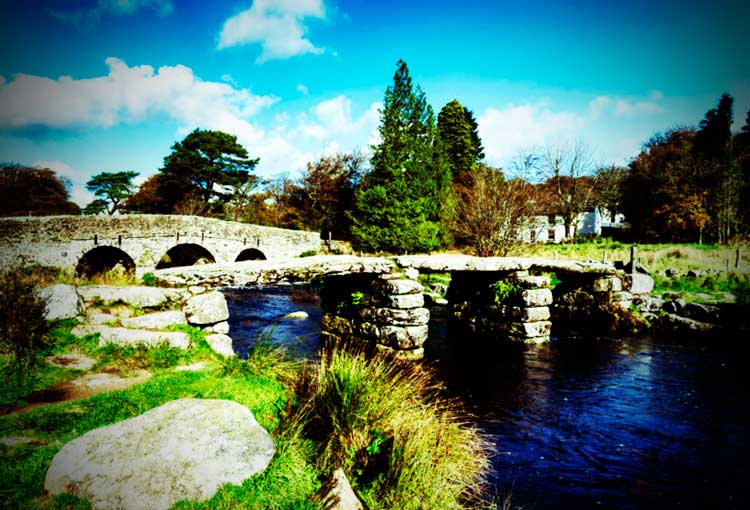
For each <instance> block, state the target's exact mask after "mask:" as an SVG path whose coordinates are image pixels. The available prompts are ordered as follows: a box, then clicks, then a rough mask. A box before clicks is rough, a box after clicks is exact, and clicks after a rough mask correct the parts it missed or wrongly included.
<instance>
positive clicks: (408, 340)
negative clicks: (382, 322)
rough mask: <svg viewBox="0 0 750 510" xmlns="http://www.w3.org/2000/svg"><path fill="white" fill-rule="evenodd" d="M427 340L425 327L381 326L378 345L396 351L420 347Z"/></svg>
mask: <svg viewBox="0 0 750 510" xmlns="http://www.w3.org/2000/svg"><path fill="white" fill-rule="evenodd" d="M426 340H427V325H424V326H381V327H380V341H379V342H378V343H381V344H384V345H388V346H391V347H397V348H398V349H415V348H417V347H422V344H424V343H425V341H426Z"/></svg>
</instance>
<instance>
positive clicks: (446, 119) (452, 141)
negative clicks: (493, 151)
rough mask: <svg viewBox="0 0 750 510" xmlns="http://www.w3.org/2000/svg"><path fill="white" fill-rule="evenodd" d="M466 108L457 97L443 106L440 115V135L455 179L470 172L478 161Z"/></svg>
mask: <svg viewBox="0 0 750 510" xmlns="http://www.w3.org/2000/svg"><path fill="white" fill-rule="evenodd" d="M466 111H467V110H466V108H464V107H463V106H462V105H461V103H459V102H458V101H457V100H456V99H454V100H452V101H450V102H449V103H448V104H446V105H445V106H443V108H442V110H440V114H439V115H438V136H439V137H440V141H441V142H442V144H443V148H444V150H445V153H446V157H447V159H448V165H449V166H450V169H451V174H452V176H453V179H454V180H456V178H457V177H458V176H459V175H461V174H462V173H465V172H470V171H471V170H472V168H474V165H475V164H476V162H477V157H476V147H475V146H474V139H473V137H472V127H471V125H470V124H469V122H468V121H467V118H466Z"/></svg>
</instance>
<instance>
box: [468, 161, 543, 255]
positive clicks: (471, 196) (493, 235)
mask: <svg viewBox="0 0 750 510" xmlns="http://www.w3.org/2000/svg"><path fill="white" fill-rule="evenodd" d="M466 179H467V180H468V184H467V185H465V186H461V187H460V188H459V191H458V215H457V221H456V226H455V229H456V239H457V240H459V241H460V242H461V243H462V244H464V245H465V246H468V247H470V248H471V249H472V250H473V251H474V253H475V254H476V255H479V256H483V257H486V256H491V255H506V254H507V253H508V251H509V250H510V249H511V248H512V247H513V246H514V245H516V244H518V242H519V241H520V239H521V237H520V234H521V231H522V229H523V228H524V227H525V226H526V225H527V224H528V220H529V218H530V217H531V215H532V212H533V208H534V203H535V200H534V198H535V189H534V186H533V185H532V184H529V183H528V182H527V181H526V180H524V179H522V178H516V179H511V180H506V178H505V176H504V175H503V173H502V172H501V171H500V170H498V169H495V168H492V167H488V166H485V165H479V166H478V167H477V168H476V169H475V170H474V171H473V172H471V173H470V174H468V175H467V176H466Z"/></svg>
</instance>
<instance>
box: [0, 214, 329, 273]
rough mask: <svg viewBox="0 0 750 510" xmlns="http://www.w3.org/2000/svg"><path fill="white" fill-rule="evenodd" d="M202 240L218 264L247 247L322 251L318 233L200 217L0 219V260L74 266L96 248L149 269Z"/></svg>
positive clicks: (284, 253)
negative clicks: (115, 252)
mask: <svg viewBox="0 0 750 510" xmlns="http://www.w3.org/2000/svg"><path fill="white" fill-rule="evenodd" d="M186 243H192V244H198V245H200V246H202V247H204V248H206V249H207V250H208V251H209V252H211V254H212V255H213V256H214V258H215V259H216V262H225V263H226V262H234V261H235V260H236V258H237V256H238V255H239V254H240V253H241V252H242V251H243V250H245V249H249V248H253V249H257V250H259V251H261V252H262V253H263V254H264V255H265V257H266V258H267V259H275V258H284V257H298V256H299V255H301V254H302V253H304V252H312V251H315V252H317V251H320V250H321V249H323V244H322V242H321V239H320V235H319V234H318V233H316V232H305V231H299V230H286V229H280V228H274V227H264V226H259V225H250V224H245V223H237V222H231V221H222V220H216V219H211V218H200V217H196V216H176V215H121V216H47V217H28V218H0V264H2V265H3V266H7V265H12V264H17V263H34V262H35V263H38V264H42V265H46V266H57V267H74V266H75V265H76V264H77V263H78V261H79V260H80V258H81V257H82V256H83V255H84V254H85V253H87V252H88V251H89V250H92V249H94V248H96V247H97V246H114V247H117V248H119V249H121V250H123V251H124V252H125V253H127V254H128V255H129V256H130V257H131V258H132V259H133V261H134V262H135V264H136V267H137V268H138V269H139V270H141V271H145V270H151V269H152V268H153V267H154V266H155V265H156V264H157V262H158V261H159V260H160V259H161V257H162V256H163V255H164V254H165V253H166V252H167V251H168V250H169V249H170V248H172V247H174V246H176V245H179V244H186Z"/></svg>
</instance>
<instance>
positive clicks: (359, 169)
mask: <svg viewBox="0 0 750 510" xmlns="http://www.w3.org/2000/svg"><path fill="white" fill-rule="evenodd" d="M364 164H365V159H364V157H363V156H362V155H361V154H336V155H335V156H325V157H322V158H320V159H319V160H318V161H316V162H314V163H308V164H307V169H306V170H305V173H304V174H303V175H302V178H301V179H300V181H299V183H298V185H297V187H298V189H297V190H296V193H295V194H294V198H295V204H294V205H295V206H296V208H297V210H298V211H299V212H300V214H301V216H302V218H303V226H304V228H305V229H307V230H315V231H318V232H320V233H321V235H322V236H323V237H324V238H328V237H329V235H330V236H331V237H332V238H334V239H349V238H350V235H351V234H350V220H349V217H348V215H347V212H348V211H350V210H351V208H352V206H353V204H354V190H355V188H356V185H357V183H358V182H359V180H360V178H361V175H362V173H363V166H364Z"/></svg>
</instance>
